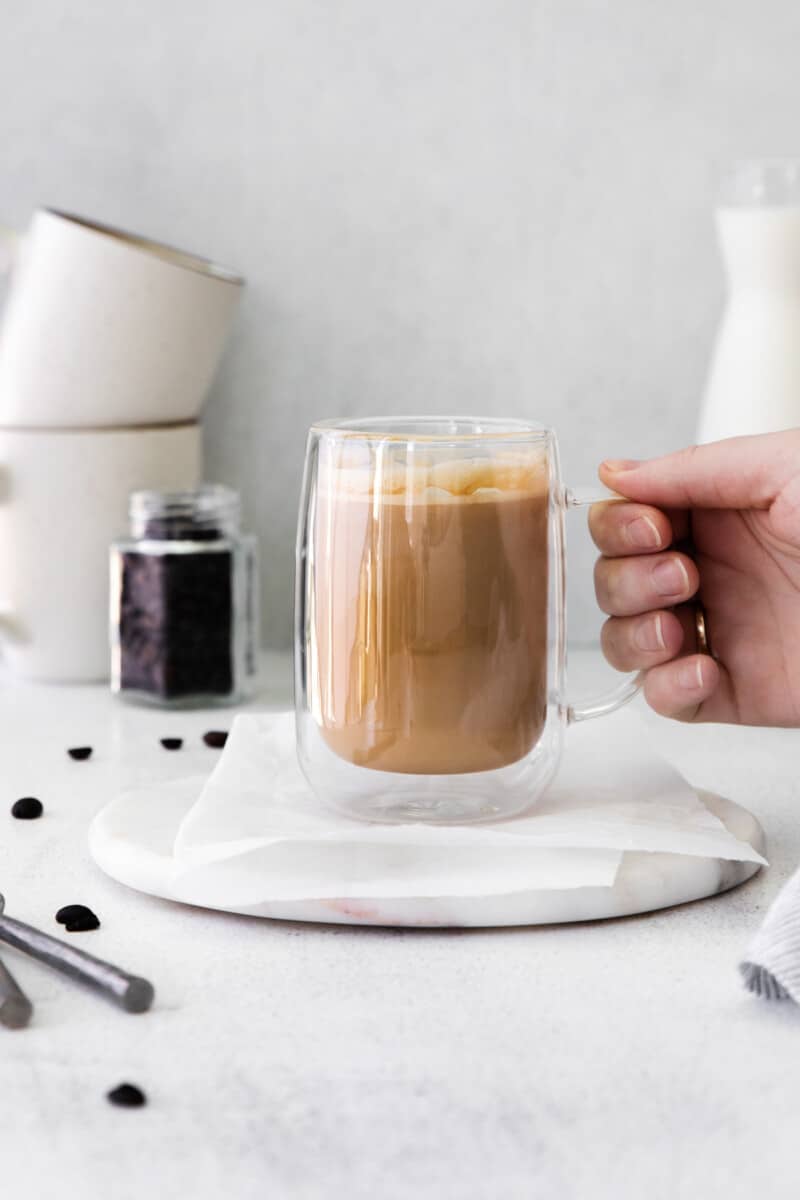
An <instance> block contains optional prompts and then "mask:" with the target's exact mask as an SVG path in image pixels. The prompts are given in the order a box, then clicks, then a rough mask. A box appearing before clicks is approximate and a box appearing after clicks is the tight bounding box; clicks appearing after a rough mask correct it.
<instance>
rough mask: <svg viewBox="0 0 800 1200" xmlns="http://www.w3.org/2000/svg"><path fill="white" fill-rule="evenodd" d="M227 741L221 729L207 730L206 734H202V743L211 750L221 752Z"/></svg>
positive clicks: (226, 736)
mask: <svg viewBox="0 0 800 1200" xmlns="http://www.w3.org/2000/svg"><path fill="white" fill-rule="evenodd" d="M227 740H228V735H227V733H226V732H225V731H224V730H223V729H209V731H208V733H204V734H203V741H204V742H205V744H206V745H207V746H210V747H211V749H212V750H221V749H222V747H223V746H224V745H225V743H226V742H227Z"/></svg>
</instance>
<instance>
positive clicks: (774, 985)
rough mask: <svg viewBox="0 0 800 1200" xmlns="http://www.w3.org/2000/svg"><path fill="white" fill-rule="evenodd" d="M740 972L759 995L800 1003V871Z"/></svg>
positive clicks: (781, 895)
mask: <svg viewBox="0 0 800 1200" xmlns="http://www.w3.org/2000/svg"><path fill="white" fill-rule="evenodd" d="M739 970H740V971H741V973H742V977H743V979H744V982H745V987H747V988H749V990H750V991H751V992H754V993H755V994H756V995H757V996H763V997H764V999H765V1000H794V1002H795V1004H800V870H797V871H795V873H794V875H793V876H792V877H791V879H790V880H789V882H788V883H787V884H785V885H784V887H783V888H782V889H781V891H780V892H779V893H778V898H777V900H775V901H774V902H773V904H772V907H771V908H770V910H769V912H768V913H767V915H766V917H765V919H764V923H763V925H762V926H761V928H760V929H759V931H758V933H757V934H756V935H755V937H754V938H753V940H752V942H751V943H750V945H749V946H748V948H747V954H746V957H745V959H744V961H743V962H741V963H740V964H739Z"/></svg>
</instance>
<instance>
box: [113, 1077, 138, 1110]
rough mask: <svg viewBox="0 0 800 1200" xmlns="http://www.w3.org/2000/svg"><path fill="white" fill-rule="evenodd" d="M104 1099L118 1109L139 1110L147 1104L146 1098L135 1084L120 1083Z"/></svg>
mask: <svg viewBox="0 0 800 1200" xmlns="http://www.w3.org/2000/svg"><path fill="white" fill-rule="evenodd" d="M106 1098H107V1099H108V1100H109V1101H110V1103H111V1104H116V1105H117V1107H118V1108H141V1107H142V1106H143V1105H144V1104H147V1097H146V1096H145V1094H144V1092H143V1091H142V1089H141V1088H138V1087H137V1086H136V1084H135V1083H121V1084H120V1085H119V1087H115V1088H114V1089H113V1090H112V1091H110V1092H108V1093H107V1096H106Z"/></svg>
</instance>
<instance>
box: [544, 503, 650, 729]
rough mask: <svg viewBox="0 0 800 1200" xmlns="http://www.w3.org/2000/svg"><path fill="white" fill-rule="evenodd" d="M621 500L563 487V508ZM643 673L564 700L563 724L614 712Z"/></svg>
mask: <svg viewBox="0 0 800 1200" xmlns="http://www.w3.org/2000/svg"><path fill="white" fill-rule="evenodd" d="M624 499H625V497H624V496H620V494H619V492H612V491H611V490H610V488H603V487H599V486H595V487H588V488H565V490H564V507H565V508H566V509H567V510H569V509H571V508H589V507H590V506H591V505H592V504H600V503H602V502H603V501H607V500H624ZM645 675H646V672H645V671H638V672H637V674H636V675H634V676H633V678H631V679H626V680H625V681H624V682H623V683H619V684H617V686H616V687H614V688H611V689H610V690H609V691H607V692H602V693H601V695H599V696H597V697H595V698H593V699H590V700H587V701H585V703H583V704H570V703H569V701H567V702H566V704H565V706H564V711H565V714H566V718H567V724H568V725H574V724H576V723H577V722H578V721H591V720H593V719H594V718H595V717H605V716H607V715H608V714H609V713H612V712H616V711H617V709H618V708H622V706H623V704H627V703H628V701H629V700H632V699H633V697H634V696H635V695H636V694H637V693H638V692H640V691H641V690H642V684H643V683H644V677H645Z"/></svg>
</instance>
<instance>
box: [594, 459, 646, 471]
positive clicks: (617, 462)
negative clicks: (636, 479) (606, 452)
mask: <svg viewBox="0 0 800 1200" xmlns="http://www.w3.org/2000/svg"><path fill="white" fill-rule="evenodd" d="M600 466H601V467H603V469H604V470H606V471H614V472H617V471H632V470H633V468H634V467H639V466H641V459H639V458H607V459H606V460H605V462H602V463H601V464H600Z"/></svg>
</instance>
